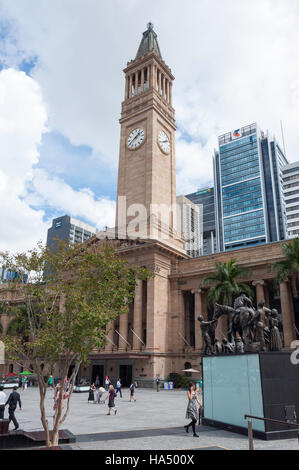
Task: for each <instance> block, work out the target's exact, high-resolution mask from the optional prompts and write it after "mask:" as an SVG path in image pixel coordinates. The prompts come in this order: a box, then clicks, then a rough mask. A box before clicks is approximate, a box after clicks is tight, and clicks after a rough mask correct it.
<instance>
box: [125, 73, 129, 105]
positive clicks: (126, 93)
mask: <svg viewBox="0 0 299 470" xmlns="http://www.w3.org/2000/svg"><path fill="white" fill-rule="evenodd" d="M128 85H129V80H128V75H127V76H126V84H125V100H126V99H127V98H128Z"/></svg>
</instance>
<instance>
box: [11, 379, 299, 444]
mask: <svg viewBox="0 0 299 470" xmlns="http://www.w3.org/2000/svg"><path fill="white" fill-rule="evenodd" d="M6 393H7V394H8V393H9V390H6ZM20 394H21V399H22V405H23V411H22V412H20V411H17V412H16V416H17V419H18V421H19V424H20V428H21V429H24V430H26V431H38V430H42V425H41V421H40V415H39V393H38V389H37V388H33V389H30V388H29V389H28V390H26V391H21V392H20ZM105 396H106V394H105V395H104V397H105ZM87 398H88V394H87V393H80V394H76V393H74V395H73V397H72V404H71V412H70V415H69V416H68V418H67V419H66V421H65V423H64V424H63V426H62V428H64V429H68V430H69V431H71V432H72V433H73V434H74V435H75V436H76V438H77V442H76V443H75V444H71V445H69V446H65V447H69V448H71V449H82V450H89V449H104V450H105V449H106V450H111V449H112V450H140V449H145V450H146V449H156V450H170V449H173V450H177V449H195V448H201V447H203V448H215V447H216V448H218V449H219V450H221V449H223V448H224V449H228V450H240V449H241V450H242V449H244V450H247V449H248V439H247V437H246V436H240V435H238V434H234V433H230V432H227V431H222V430H219V429H215V428H212V427H208V426H201V427H200V428H198V433H199V436H200V437H199V438H194V437H193V436H192V432H190V433H189V434H187V433H186V432H185V431H184V429H183V426H184V425H185V424H186V423H187V421H186V420H185V411H186V406H187V397H186V392H185V391H183V390H167V391H164V390H161V391H160V392H159V393H157V392H156V391H155V390H150V389H137V390H136V399H137V401H136V402H132V403H130V402H129V391H128V389H124V391H123V398H120V397H119V396H118V397H117V399H116V406H117V414H116V415H111V416H107V411H108V407H107V402H106V404H105V405H103V404H92V403H90V404H88V403H87ZM46 403H47V417H48V419H49V423H51V418H52V415H53V410H52V408H53V392H52V391H51V390H49V395H48V397H47V399H46ZM6 416H7V414H6ZM254 447H255V449H264V450H267V449H269V450H298V449H299V444H298V440H297V439H288V440H283V441H270V442H267V441H262V440H258V439H255V440H254Z"/></svg>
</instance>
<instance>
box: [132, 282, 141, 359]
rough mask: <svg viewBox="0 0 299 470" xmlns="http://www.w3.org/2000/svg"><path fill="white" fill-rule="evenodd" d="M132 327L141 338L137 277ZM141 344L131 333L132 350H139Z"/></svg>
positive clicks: (139, 288) (139, 286)
mask: <svg viewBox="0 0 299 470" xmlns="http://www.w3.org/2000/svg"><path fill="white" fill-rule="evenodd" d="M133 329H134V332H135V333H136V335H138V336H139V338H141V339H142V281H141V280H140V279H137V284H136V287H135V297H134V318H133ZM141 346H142V343H141V342H140V340H139V339H138V338H137V336H135V335H134V334H133V350H134V351H140V349H141Z"/></svg>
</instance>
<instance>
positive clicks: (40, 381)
mask: <svg viewBox="0 0 299 470" xmlns="http://www.w3.org/2000/svg"><path fill="white" fill-rule="evenodd" d="M37 377H38V388H39V395H40V412H41V422H42V425H43V428H44V430H45V435H46V446H47V447H51V440H50V433H49V424H48V420H47V418H46V410H45V398H46V394H47V385H46V384H45V383H44V381H43V379H42V378H41V377H40V376H39V374H38V375H37Z"/></svg>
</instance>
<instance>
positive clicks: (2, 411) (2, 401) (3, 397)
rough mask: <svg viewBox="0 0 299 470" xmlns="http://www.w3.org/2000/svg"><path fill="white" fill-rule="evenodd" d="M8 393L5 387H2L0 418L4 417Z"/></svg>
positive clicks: (0, 389) (0, 390)
mask: <svg viewBox="0 0 299 470" xmlns="http://www.w3.org/2000/svg"><path fill="white" fill-rule="evenodd" d="M5 402H6V395H5V393H4V392H3V387H0V419H4V410H5Z"/></svg>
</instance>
